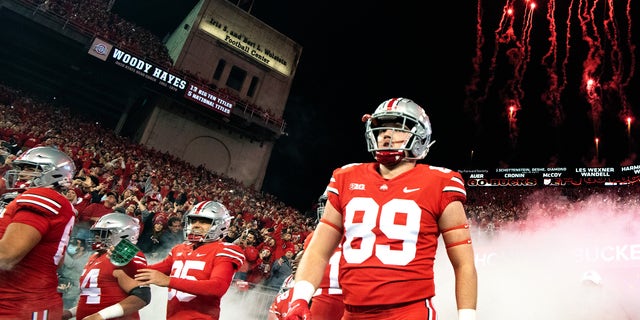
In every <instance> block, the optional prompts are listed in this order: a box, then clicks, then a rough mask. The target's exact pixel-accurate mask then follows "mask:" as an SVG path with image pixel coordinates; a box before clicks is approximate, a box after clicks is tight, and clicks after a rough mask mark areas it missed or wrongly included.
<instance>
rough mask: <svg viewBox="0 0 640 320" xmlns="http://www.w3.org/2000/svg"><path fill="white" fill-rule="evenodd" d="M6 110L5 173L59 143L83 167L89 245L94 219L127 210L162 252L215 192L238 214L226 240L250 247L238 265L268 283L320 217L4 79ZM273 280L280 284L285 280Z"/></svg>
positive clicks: (80, 194) (84, 235) (1, 128)
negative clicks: (25, 154)
mask: <svg viewBox="0 0 640 320" xmlns="http://www.w3.org/2000/svg"><path fill="white" fill-rule="evenodd" d="M0 111H1V115H0V140H1V141H2V147H3V148H2V163H3V165H2V173H4V171H6V170H8V169H9V168H10V165H11V161H12V160H13V159H15V158H16V155H19V154H20V153H21V152H22V151H24V150H27V149H29V148H32V147H35V146H55V147H56V148H58V149H60V150H62V151H64V152H65V153H67V154H69V155H70V156H71V157H72V159H74V161H75V162H76V167H77V168H78V173H77V174H76V176H75V180H74V182H73V188H71V189H69V191H68V192H67V198H68V199H69V200H70V201H71V203H72V204H73V205H74V207H75V208H76V210H77V211H78V217H77V218H78V219H77V223H76V227H75V230H74V233H73V234H74V236H75V238H76V239H78V240H80V241H78V243H82V244H84V245H85V246H87V245H88V242H90V241H88V240H91V233H90V232H89V231H88V228H89V227H90V226H91V224H92V223H93V222H95V221H96V220H97V219H98V218H100V217H101V216H102V215H104V214H107V213H110V212H123V213H126V214H128V215H131V216H134V217H138V218H140V221H141V224H142V225H141V227H142V232H141V237H140V242H139V244H138V245H139V246H140V248H141V249H143V252H144V253H145V254H146V255H147V256H148V257H149V259H150V260H154V259H161V258H163V257H164V256H165V255H166V253H167V252H168V250H169V249H170V248H171V247H172V246H173V245H174V244H175V243H176V242H179V241H181V240H182V225H179V227H178V225H177V224H178V223H180V222H181V221H182V219H181V218H182V214H184V213H185V212H187V211H188V210H189V209H190V208H191V207H192V206H193V205H194V204H195V203H198V202H200V201H204V200H215V201H219V202H221V203H223V204H224V205H225V206H226V207H227V208H228V209H229V210H230V212H231V213H233V214H234V220H233V222H232V225H231V227H230V229H229V233H228V235H227V238H226V239H225V240H226V241H227V242H236V243H238V244H239V245H241V246H242V247H243V248H244V249H245V254H246V256H247V261H248V262H249V263H248V264H246V265H245V267H244V268H243V269H242V270H241V273H239V274H240V275H241V276H240V277H241V279H242V280H248V281H250V282H252V283H263V282H264V281H267V280H269V279H270V275H271V271H270V270H271V269H273V267H274V265H277V266H278V267H276V269H279V266H280V265H281V264H282V259H280V258H281V257H283V256H284V257H286V256H287V255H289V256H290V255H291V254H292V253H294V252H297V251H299V250H300V248H301V246H302V242H303V240H304V239H305V237H306V236H307V234H308V233H309V232H310V231H311V230H312V228H313V226H314V225H315V214H314V215H313V217H305V215H304V214H303V213H301V212H300V211H299V210H297V209H295V208H292V207H290V206H287V205H286V204H285V203H283V202H282V201H279V200H278V199H277V198H276V197H275V196H273V195H270V194H266V193H262V192H259V191H257V190H255V188H254V187H253V186H245V185H243V184H242V183H240V182H239V181H237V180H234V179H233V178H230V177H227V176H224V175H222V174H219V173H216V172H212V171H210V170H208V169H206V168H204V167H203V166H194V165H191V164H189V163H186V162H184V161H182V160H180V159H178V158H177V157H175V156H173V155H170V154H167V153H162V152H159V151H157V150H153V149H149V148H146V147H145V146H142V145H139V144H136V143H133V142H131V141H129V140H128V139H127V138H124V137H120V136H118V135H116V134H114V133H113V132H110V131H109V130H107V129H105V128H103V127H101V126H99V125H96V122H95V120H93V121H92V120H89V119H84V118H82V117H81V116H78V115H75V114H73V113H72V112H71V111H70V109H66V108H59V107H55V106H53V105H51V104H48V103H46V102H43V101H40V100H38V98H36V97H33V96H30V95H29V94H25V93H22V92H20V91H19V90H15V89H13V88H10V87H7V86H3V85H0ZM176 220H177V221H178V222H176ZM172 233H173V234H172ZM248 235H251V236H250V237H251V238H252V241H251V242H248V241H246V239H247V237H248ZM84 249H85V250H87V251H89V250H90V247H85V248H84ZM285 272H286V271H285ZM285 277H286V276H285ZM278 279H283V278H282V276H279V277H278ZM269 284H270V285H272V286H273V287H274V288H275V289H277V288H279V286H280V283H278V280H276V281H269Z"/></svg>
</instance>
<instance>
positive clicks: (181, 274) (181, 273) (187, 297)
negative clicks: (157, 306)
mask: <svg viewBox="0 0 640 320" xmlns="http://www.w3.org/2000/svg"><path fill="white" fill-rule="evenodd" d="M204 266H205V262H204V261H197V260H187V261H174V262H173V266H171V277H172V278H178V279H188V280H198V279H196V277H194V276H190V275H189V274H188V273H189V270H200V271H202V270H204ZM173 297H176V298H177V299H178V301H182V302H186V301H191V300H193V299H194V298H195V297H196V296H195V295H193V294H190V293H186V292H182V291H178V290H176V289H173V288H172V289H169V292H168V297H167V299H168V300H171V299H173Z"/></svg>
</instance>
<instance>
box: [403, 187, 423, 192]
mask: <svg viewBox="0 0 640 320" xmlns="http://www.w3.org/2000/svg"><path fill="white" fill-rule="evenodd" d="M418 190H420V188H415V189H409V188H407V187H404V189H402V192H404V193H411V192H415V191H418Z"/></svg>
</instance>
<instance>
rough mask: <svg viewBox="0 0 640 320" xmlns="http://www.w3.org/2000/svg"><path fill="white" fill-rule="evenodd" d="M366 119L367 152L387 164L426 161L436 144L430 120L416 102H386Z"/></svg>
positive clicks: (396, 99) (397, 99) (401, 100)
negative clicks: (403, 161)
mask: <svg viewBox="0 0 640 320" xmlns="http://www.w3.org/2000/svg"><path fill="white" fill-rule="evenodd" d="M364 120H365V121H366V122H365V138H366V141H367V150H368V151H369V152H371V153H372V154H373V156H374V158H375V159H376V161H378V162H380V163H381V164H383V165H386V166H394V165H396V164H398V163H399V162H400V161H402V160H403V159H407V160H421V159H424V158H425V157H426V155H427V153H428V152H429V147H430V146H431V145H432V144H433V142H431V123H430V122H429V117H428V116H427V114H426V113H425V112H424V110H423V109H422V107H420V106H419V105H418V104H416V103H415V102H413V101H412V100H409V99H406V98H393V99H389V100H386V101H384V102H382V103H381V104H380V105H379V106H378V107H377V108H376V110H375V112H374V113H373V114H371V115H366V116H365V118H364Z"/></svg>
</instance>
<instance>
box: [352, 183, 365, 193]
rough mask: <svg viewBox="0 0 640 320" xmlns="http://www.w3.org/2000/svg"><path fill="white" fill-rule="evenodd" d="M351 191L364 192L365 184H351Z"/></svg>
mask: <svg viewBox="0 0 640 320" xmlns="http://www.w3.org/2000/svg"><path fill="white" fill-rule="evenodd" d="M349 190H363V191H364V183H350V184H349Z"/></svg>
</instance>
